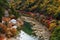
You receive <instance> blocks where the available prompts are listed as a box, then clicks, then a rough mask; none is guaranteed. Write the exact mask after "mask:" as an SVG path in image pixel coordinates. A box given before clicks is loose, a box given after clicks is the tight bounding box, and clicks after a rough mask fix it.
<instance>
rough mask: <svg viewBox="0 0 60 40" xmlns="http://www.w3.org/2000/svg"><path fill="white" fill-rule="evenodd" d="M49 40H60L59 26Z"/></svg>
mask: <svg viewBox="0 0 60 40" xmlns="http://www.w3.org/2000/svg"><path fill="white" fill-rule="evenodd" d="M50 40H60V26H58V27H57V28H55V29H54V31H53V33H52V35H51V38H50Z"/></svg>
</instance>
